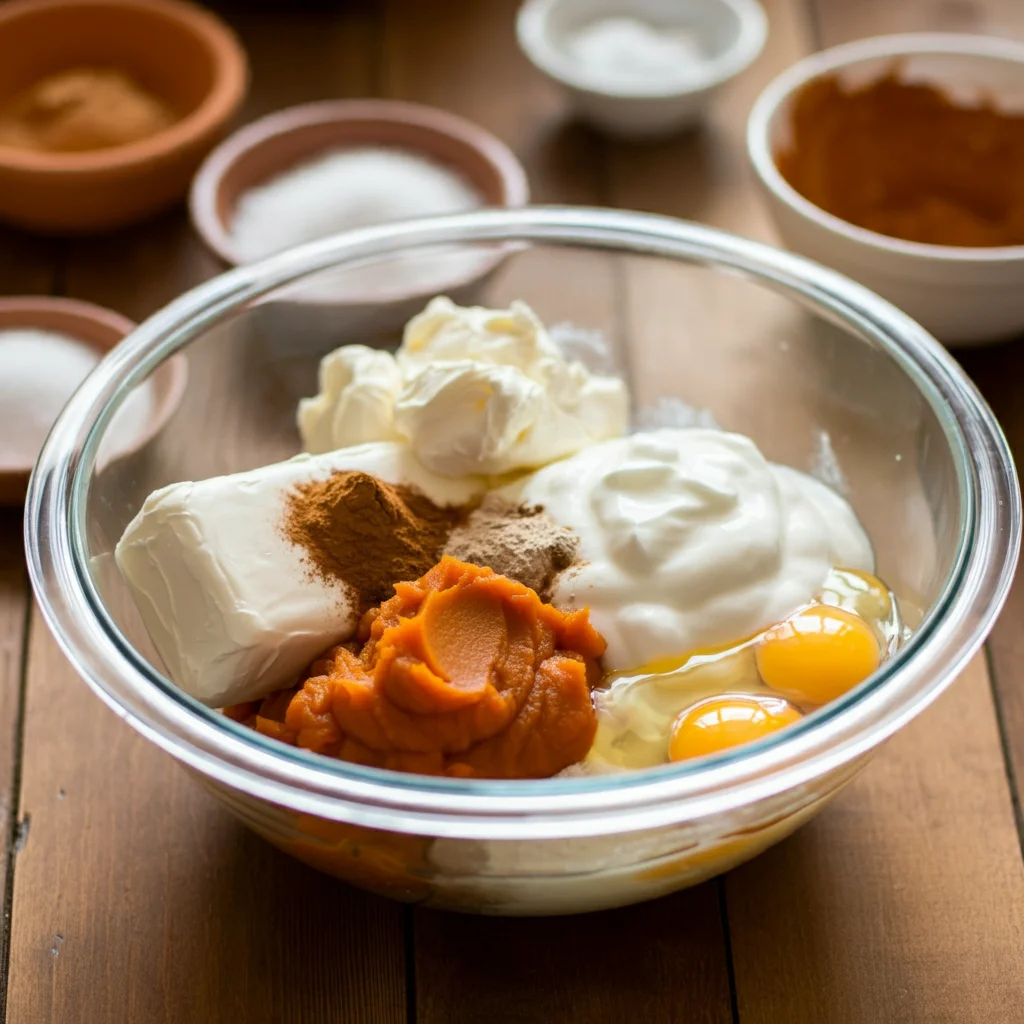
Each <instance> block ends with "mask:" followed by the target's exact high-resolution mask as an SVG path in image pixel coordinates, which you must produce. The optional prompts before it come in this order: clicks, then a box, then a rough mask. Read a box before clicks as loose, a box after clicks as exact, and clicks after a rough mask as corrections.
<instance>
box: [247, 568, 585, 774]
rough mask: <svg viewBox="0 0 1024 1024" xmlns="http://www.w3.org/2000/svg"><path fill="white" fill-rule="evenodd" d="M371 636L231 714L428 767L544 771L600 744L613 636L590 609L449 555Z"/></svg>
mask: <svg viewBox="0 0 1024 1024" xmlns="http://www.w3.org/2000/svg"><path fill="white" fill-rule="evenodd" d="M359 640H360V641H361V642H362V647H361V649H358V650H357V649H356V647H357V646H358V645H345V646H341V647H335V648H332V649H331V650H329V651H328V652H327V653H326V654H325V655H324V657H323V658H322V659H321V660H319V661H317V662H314V663H313V665H312V666H311V667H310V669H309V674H308V677H307V678H306V680H305V682H304V683H303V684H302V685H301V687H299V688H296V689H293V690H285V691H279V692H278V693H277V694H272V695H271V696H270V697H268V698H266V699H265V700H264V701H263V702H262V704H261V705H260V706H259V708H258V710H256V708H255V706H254V705H242V706H239V707H236V708H231V709H228V713H229V714H230V715H231V716H232V717H233V718H236V719H239V720H242V721H247V722H248V723H249V724H251V725H253V726H254V727H255V728H256V729H258V730H259V731H260V732H262V733H264V734H265V735H267V736H272V737H274V738H275V739H279V740H283V741H284V742H286V743H294V744H297V745H298V746H300V747H304V748H305V749H307V750H312V751H315V752H316V753H320V754H326V755H328V756H331V757H337V758H340V759H342V760H345V761H353V762H356V763H358V764H366V765H373V766H375V767H379V768H391V769H394V770H397V771H407V772H419V773H421V774H425V775H454V776H469V777H472V776H476V777H480V778H497V779H516V778H544V777H548V776H551V775H554V774H556V773H557V772H559V771H561V770H562V769H563V768H566V767H568V766H569V765H571V764H575V763H576V762H577V761H579V760H581V759H582V758H583V757H584V756H585V755H586V753H587V752H588V751H589V749H590V746H591V743H592V742H593V739H594V733H595V731H596V728H597V718H596V714H595V711H594V707H593V704H592V702H591V699H590V689H591V687H592V686H595V685H596V684H597V683H598V682H599V681H600V679H601V671H600V669H599V667H598V664H597V659H598V658H599V657H600V656H601V655H602V654H603V653H604V650H605V641H604V638H603V637H602V636H601V635H600V633H598V632H597V631H596V630H595V629H594V627H593V626H592V625H591V624H590V621H589V618H588V612H587V610H585V609H584V610H582V611H576V612H570V613H564V612H560V611H559V610H558V609H556V608H554V607H552V606H551V605H549V604H544V603H543V602H542V601H541V600H540V598H539V597H538V596H537V594H536V593H535V592H534V591H532V590H530V589H529V588H527V587H525V586H523V585H522V584H521V583H516V582H515V581H513V580H510V579H508V578H506V577H505V576H499V575H497V574H496V573H494V572H493V571H492V570H490V569H482V568H480V567H478V566H475V565H470V564H469V563H467V562H460V561H457V560H456V559H454V558H443V559H442V560H441V561H440V562H439V563H438V564H437V565H436V566H434V568H432V569H431V570H430V571H429V572H427V573H426V574H425V575H424V576H422V577H421V578H420V579H418V580H416V581H415V582H411V583H397V584H396V585H395V596H394V597H392V598H391V599H390V600H388V601H385V602H384V603H383V604H382V605H381V606H380V607H379V608H376V609H371V610H370V611H369V612H367V613H366V615H365V616H364V618H363V621H362V623H361V625H360V629H359ZM350 647H351V648H352V649H350Z"/></svg>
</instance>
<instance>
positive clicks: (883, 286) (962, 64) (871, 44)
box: [747, 33, 1024, 346]
mask: <svg viewBox="0 0 1024 1024" xmlns="http://www.w3.org/2000/svg"><path fill="white" fill-rule="evenodd" d="M896 67H898V69H899V74H900V75H901V77H906V78H910V79H913V80H914V81H915V82H927V83H929V84H934V85H936V86H939V87H941V88H943V89H945V90H946V91H948V93H949V94H950V95H951V96H952V97H953V98H954V99H956V100H959V101H961V102H964V103H968V104H969V103H970V102H972V101H974V102H976V101H977V100H978V99H979V98H985V99H987V98H989V97H991V98H993V99H994V100H995V102H996V103H997V104H998V106H999V107H1000V108H1001V109H1005V110H1007V111H1012V112H1014V113H1020V112H1024V44H1021V43H1017V42H1011V41H1009V40H1006V39H995V38H986V37H984V36H971V35H953V34H939V33H934V34H929V33H925V34H920V35H896V36H880V37H877V38H874V39H862V40H859V41H858V42H854V43H849V44H847V45H845V46H837V47H835V48H834V49H831V50H825V51H823V52H821V53H818V54H815V55H814V56H812V57H808V58H807V59H806V60H802V61H800V62H799V63H797V64H794V65H793V67H791V68H789V69H788V70H787V71H785V72H783V73H782V74H781V75H780V76H779V77H778V78H776V79H775V81H774V82H772V83H771V84H770V85H769V86H768V87H767V88H766V89H765V90H764V92H763V93H762V94H761V96H760V98H759V99H758V101H757V103H756V104H755V105H754V109H753V110H752V112H751V114H750V121H749V123H748V127H747V152H748V154H749V157H750V161H751V163H752V164H753V165H754V170H755V172H756V173H757V177H758V179H759V180H760V183H761V186H762V188H763V191H764V194H765V196H766V197H767V202H768V208H769V210H770V211H771V214H772V216H773V218H774V220H775V224H776V227H777V228H778V230H779V234H780V235H781V236H782V240H783V241H784V242H785V244H786V245H787V246H788V247H789V248H790V249H792V250H794V251H795V252H798V253H802V254H803V255H805V256H810V257H811V258H812V259H815V260H818V261H819V262H821V263H826V264H828V265H829V266H831V267H834V268H835V269H836V270H839V271H841V272H842V273H844V274H846V275H847V276H848V277H852V278H853V279H854V280H856V281H859V282H860V283H861V284H864V285H867V287H868V288H871V289H872V290H873V291H875V292H878V294H879V295H882V296H884V297H885V298H887V299H889V301H890V302H893V303H894V304H895V305H897V306H899V307H901V308H902V309H903V310H904V311H905V312H907V313H909V314H910V315H911V316H912V317H913V318H914V319H915V320H917V321H918V322H919V323H921V324H922V325H923V326H924V327H926V328H927V329H928V330H929V331H931V333H932V334H934V335H935V336H936V337H937V338H938V339H939V340H940V341H942V342H944V343H945V344H947V345H950V346H969V345H977V344H982V343H984V342H989V341H994V340H998V339H1000V338H1005V337H1009V336H1012V335H1014V334H1019V333H1020V332H1022V331H1024V302H1022V301H1021V299H1020V293H1021V289H1022V287H1024V245H1013V246H998V247H996V246H993V247H991V248H987V247H986V248H981V247H979V248H968V247H964V246H947V245H927V244H923V243H920V242H906V241H903V240H902V239H898V238H891V237H889V236H888V235H882V234H879V233H877V232H875V231H868V230H866V229H864V228H860V227H856V226H855V225H853V224H850V223H849V222H847V221H844V220H841V219H840V218H838V217H835V216H833V215H832V214H830V213H826V212H825V211H824V210H823V209H821V207H819V206H815V205H814V204H813V203H811V202H810V201H809V200H807V199H805V198H804V197H803V196H802V195H800V193H799V192H797V191H796V190H795V189H794V188H792V186H790V185H789V183H788V182H787V181H786V180H785V179H784V178H783V177H782V175H781V174H780V173H779V170H778V167H777V166H776V164H775V153H776V152H777V150H778V148H779V147H780V146H782V145H784V144H785V143H786V142H787V141H788V139H789V138H790V137H791V132H792V125H791V118H790V111H791V108H792V104H793V101H794V97H795V96H796V95H797V94H798V93H799V92H800V90H801V89H802V88H804V86H805V85H806V84H807V83H808V82H810V81H812V80H813V79H816V78H820V77H822V76H825V75H837V76H838V77H839V80H840V81H841V82H844V83H846V82H849V83H851V84H855V85H857V86H861V85H866V84H868V83H870V82H871V81H873V80H875V79H877V78H880V77H882V76H883V75H886V74H888V73H890V72H891V71H892V70H893V69H894V68H896Z"/></svg>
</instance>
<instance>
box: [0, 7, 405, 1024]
mask: <svg viewBox="0 0 1024 1024" xmlns="http://www.w3.org/2000/svg"><path fill="white" fill-rule="evenodd" d="M237 24H238V27H239V28H240V30H241V34H242V37H243V41H244V42H245V43H246V45H247V47H248V49H249V51H250V54H251V55H252V60H253V72H254V92H253V96H252V99H251V101H250V103H249V105H248V113H249V114H250V115H252V114H256V113H262V112H264V111H266V110H268V109H272V108H274V107H277V106H279V105H282V104H284V103H292V102H296V101H301V100H309V99H318V98H322V97H324V96H329V95H332V94H334V95H341V94H350V93H356V92H364V91H367V90H368V89H370V87H371V85H372V74H373V66H372V59H373V55H374V54H375V53H376V52H377V51H376V48H375V47H374V46H373V45H372V43H373V38H374V33H375V27H374V23H373V21H372V19H370V18H369V17H368V16H364V15H362V14H359V13H343V14H306V15H299V14H288V15H284V14H282V15H278V16H271V15H252V16H245V17H242V16H239V18H238V21H237ZM215 269H216V265H215V263H214V262H213V261H212V260H211V259H209V258H208V257H207V256H206V255H205V254H204V253H203V252H202V250H201V247H200V245H199V243H198V241H197V240H196V239H195V238H194V237H193V236H192V235H191V232H190V229H189V228H188V227H187V225H186V223H185V221H184V218H183V216H182V214H181V212H177V213H174V214H172V215H169V216H167V217H165V218H163V219H162V220H161V221H159V222H157V223H154V224H151V225H147V226H143V227H140V228H138V229H135V230H132V231H127V232H123V233H121V234H119V235H117V236H112V237H110V238H106V239H98V240H94V241H88V242H82V243H78V244H76V245H75V246H74V247H73V249H72V251H71V254H70V258H69V263H68V266H67V274H66V279H67V285H68V290H69V291H70V292H71V293H72V294H74V295H76V296H80V297H83V298H89V299H93V300H96V301H100V302H103V303H105V304H108V305H111V306H113V307H115V308H119V309H121V310H123V311H124V312H126V313H128V314H130V315H132V316H135V317H142V316H144V315H146V314H148V313H150V312H152V311H153V310H154V309H155V308H156V307H157V306H159V305H160V304H162V303H164V302H165V301H167V300H168V299H169V298H171V297H173V296H174V295H175V294H176V293H178V292H179V291H180V290H182V289H183V288H186V287H188V286H190V285H191V284H193V283H195V282H197V281H199V280H201V279H202V278H204V277H206V276H208V275H209V274H210V273H211V272H213V271H214V270H215ZM210 347H215V346H210ZM191 368H192V382H193V387H195V388H198V389H199V392H197V393H201V395H202V396H203V400H202V401H195V402H193V403H192V404H191V405H190V415H192V416H194V418H195V422H194V423H193V425H192V430H193V431H194V433H193V435H192V436H193V437H194V439H195V443H196V444H197V445H198V444H199V443H200V442H202V445H203V447H204V448H210V447H213V446H210V445H209V444H207V443H206V438H205V436H204V432H206V431H209V432H215V433H216V434H217V436H218V438H220V437H222V436H229V437H234V436H235V435H234V434H233V433H232V432H231V431H230V430H228V429H226V426H225V424H223V423H222V422H221V421H220V420H219V419H217V417H218V416H221V415H222V413H223V403H222V402H219V401H217V397H218V393H220V394H227V393H228V392H229V390H230V389H231V388H232V387H237V378H236V377H230V376H228V374H229V373H231V371H232V370H236V371H237V370H238V367H237V366H232V365H231V364H230V363H218V361H217V360H216V359H211V358H208V357H206V356H203V355H200V354H196V358H194V359H192V367H191ZM215 372H216V374H219V375H218V376H214V373H215ZM250 398H251V400H252V401H256V398H255V397H253V396H250ZM232 408H235V407H234V406H232ZM221 426H225V430H224V431H221V430H220V429H219V428H220V427H221ZM240 457H249V456H248V454H244V455H243V456H240ZM27 693H28V696H27V712H26V726H25V752H26V757H25V764H24V771H23V785H22V791H21V808H22V813H23V814H24V815H29V814H31V818H32V825H31V831H30V833H29V836H28V839H27V842H26V843H25V846H24V849H23V850H22V852H21V853H20V855H19V861H18V870H17V873H16V884H15V893H14V907H15V915H14V930H13V936H12V950H11V982H12V984H11V989H10V997H9V1003H8V1015H7V1019H8V1020H10V1021H12V1022H15V1021H19V1022H20V1021H27V1020H60V1021H78V1020H81V1021H89V1022H90V1024H93V1022H97V1024H99V1022H104V1021H109V1022H123V1021H174V1022H178V1021H206V1020H209V1021H225V1020H244V1021H251V1022H258V1021H267V1022H275V1024H276V1022H278V1021H295V1022H298V1021H302V1022H310V1021H353V1022H362V1021H381V1022H387V1021H391V1022H394V1021H404V1020H405V1018H406V1012H405V960H404V928H403V914H402V909H401V908H400V907H399V906H398V905H396V904H392V903H389V902H386V901H384V900H381V899H377V898H375V897H371V896H368V895H365V894H363V893H361V892H358V891H356V890H354V889H351V888H349V887H346V886H343V885H341V884H340V883H336V882H334V881H332V880H330V879H327V878H325V877H324V876H322V875H318V874H316V873H315V872H313V871H311V870H309V869H307V868H305V867H303V866H301V865H299V864H298V863H297V862H294V861H292V860H290V859H289V858H287V857H285V856H284V855H282V854H280V853H278V852H277V851H275V850H273V849H272V848H271V847H269V846H268V845H266V844H265V843H263V842H262V841H261V840H259V839H257V838H256V837H254V836H252V835H251V834H250V833H249V832H248V831H246V830H245V829H244V828H243V827H242V826H241V825H239V824H237V823H236V822H235V821H234V819H232V818H231V817H229V815H228V814H227V812H226V811H224V810H223V809H222V808H220V807H219V806H217V805H216V804H215V803H214V802H213V801H212V800H211V799H210V798H209V797H208V796H207V794H206V793H205V792H204V791H202V790H200V789H199V787H197V786H196V785H195V784H194V783H193V782H192V781H191V780H190V779H188V778H187V777H186V775H185V773H184V772H182V771H180V770H179V769H178V768H177V766H176V765H175V764H174V763H173V762H172V761H171V760H170V759H169V758H167V757H165V756H164V755H163V754H161V753H160V752H159V751H157V750H156V748H154V747H153V746H152V745H150V744H148V743H147V742H146V741H145V740H144V739H143V738H142V737H140V736H138V735H137V734H136V733H134V732H133V731H131V730H130V729H128V728H127V727H126V726H125V725H124V724H123V723H121V722H120V721H119V720H117V719H116V718H115V717H114V716H113V715H111V714H110V713H109V712H108V711H107V710H106V709H105V708H103V707H102V705H101V704H100V702H99V701H97V700H96V699H95V698H94V697H93V696H92V694H90V693H89V692H88V691H87V690H86V688H85V687H84V686H83V685H82V684H81V682H80V681H79V680H78V679H77V678H76V677H75V673H74V671H73V670H72V669H71V667H70V666H69V665H68V664H67V663H66V661H65V660H64V658H63V657H62V655H61V654H60V652H59V651H58V649H57V647H56V645H55V644H54V642H53V640H52V638H51V637H50V635H49V634H48V633H47V631H46V629H45V627H44V626H42V625H41V624H40V623H39V622H34V623H33V628H32V631H31V640H30V657H29V666H28V678H27Z"/></svg>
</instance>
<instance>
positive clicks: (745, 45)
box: [516, 0, 768, 138]
mask: <svg viewBox="0 0 1024 1024" xmlns="http://www.w3.org/2000/svg"><path fill="white" fill-rule="evenodd" d="M605 18H634V19H640V20H642V21H644V22H647V23H649V24H651V25H655V26H658V27H659V28H672V29H681V30H683V31H685V32H687V33H689V34H691V35H692V37H693V38H694V39H695V41H696V44H697V46H698V47H699V49H700V51H701V52H702V53H703V55H704V59H703V60H701V61H700V62H698V63H696V64H695V65H694V66H693V67H692V68H690V69H681V70H685V71H686V72H687V73H686V75H685V77H682V78H680V79H678V80H677V81H673V82H667V83H666V84H665V85H663V86H661V87H659V86H655V85H644V86H641V85H637V86H636V87H631V88H624V87H623V86H622V85H621V84H617V83H616V82H615V81H614V79H613V78H611V77H610V76H609V75H608V74H606V73H602V72H600V71H598V70H597V69H588V68H585V67H583V66H582V65H581V64H580V63H579V62H578V61H577V60H575V59H574V58H573V56H572V54H571V53H570V52H569V50H568V48H567V45H566V42H567V39H568V38H569V37H570V35H571V34H572V33H573V32H575V31H578V30H579V29H580V28H582V27H584V26H585V25H588V24H591V23H595V22H597V21H599V20H602V19H605ZM516 31H517V35H518V38H519V46H520V48H521V49H522V51H523V52H524V53H525V54H526V56H527V58H529V60H530V61H531V62H532V63H533V64H534V66H535V67H537V68H538V69H539V70H540V71H542V72H543V73H544V74H545V75H547V77H548V78H550V79H551V80H552V81H554V82H556V83H557V84H558V85H560V86H562V88H563V89H564V90H565V91H566V92H567V93H568V95H569V97H570V98H571V100H572V102H573V105H574V107H575V108H576V111H577V113H578V114H579V115H580V116H581V117H582V118H583V119H584V120H586V121H588V122H589V123H590V124H592V125H593V126H594V127H595V128H599V129H601V130H603V131H606V132H608V133H609V134H612V135H616V136H620V137H622V138H653V137H657V136H662V135H668V134H671V133H672V132H677V131H681V130H683V129H685V128H688V127H690V126H692V125H693V124H695V123H696V122H697V121H698V120H699V119H700V118H701V116H702V115H703V114H704V112H705V110H706V109H707V107H708V104H709V102H710V100H711V98H712V96H714V94H715V93H716V92H717V91H718V89H719V88H720V87H721V86H722V85H724V84H725V83H726V82H728V81H729V80H730V79H732V78H735V77H736V75H738V74H740V73H741V72H743V71H745V70H746V69H747V68H748V67H749V66H750V65H751V64H752V63H753V62H754V61H755V60H756V59H757V56H758V54H759V53H760V52H761V49H762V48H763V46H764V42H765V39H766V38H767V35H768V19H767V17H766V15H765V12H764V8H762V7H761V5H760V4H759V3H758V2H757V0H526V3H524V4H523V6H522V7H521V8H520V9H519V16H518V19H517V23H516Z"/></svg>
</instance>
